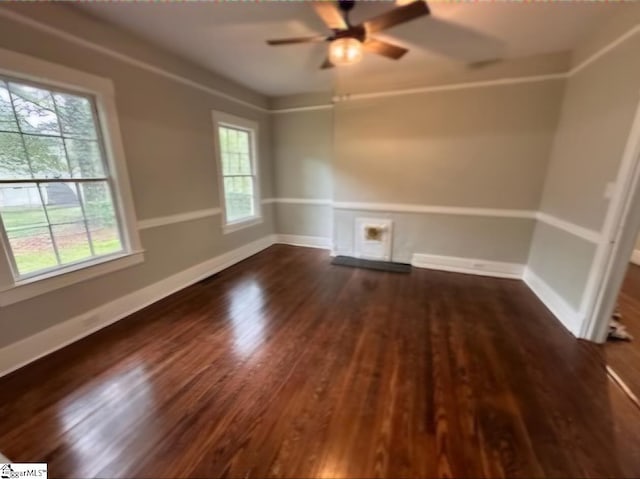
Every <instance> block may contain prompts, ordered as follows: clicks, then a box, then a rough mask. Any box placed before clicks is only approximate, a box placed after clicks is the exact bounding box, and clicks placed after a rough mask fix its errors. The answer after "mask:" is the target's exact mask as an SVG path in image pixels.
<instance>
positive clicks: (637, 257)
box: [631, 249, 640, 266]
mask: <svg viewBox="0 0 640 479" xmlns="http://www.w3.org/2000/svg"><path fill="white" fill-rule="evenodd" d="M631 262H632V263H633V264H637V265H638V266H640V249H634V250H633V253H631Z"/></svg>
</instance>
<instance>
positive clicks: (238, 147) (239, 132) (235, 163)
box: [218, 124, 258, 224]
mask: <svg viewBox="0 0 640 479" xmlns="http://www.w3.org/2000/svg"><path fill="white" fill-rule="evenodd" d="M254 134H255V133H254V130H251V129H247V128H242V127H238V126H234V125H227V124H219V125H218V139H219V143H220V145H219V148H220V165H221V168H220V170H221V175H222V189H223V195H224V209H225V219H226V223H227V224H233V223H239V222H243V221H247V220H250V219H253V218H256V217H257V216H258V212H257V205H256V181H257V178H256V171H255V158H254V150H253V142H254Z"/></svg>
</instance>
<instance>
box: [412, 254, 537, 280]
mask: <svg viewBox="0 0 640 479" xmlns="http://www.w3.org/2000/svg"><path fill="white" fill-rule="evenodd" d="M411 266H414V267H416V268H426V269H435V270H439V271H449V272H453V273H465V274H475V275H479V276H491V277H495V278H509V279H521V278H522V273H523V271H524V265H522V264H519V263H506V262H501V261H489V260H484V259H473V258H460V257H456V256H441V255H435V254H422V253H414V254H413V256H412V257H411Z"/></svg>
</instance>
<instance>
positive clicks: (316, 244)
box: [275, 235, 331, 249]
mask: <svg viewBox="0 0 640 479" xmlns="http://www.w3.org/2000/svg"><path fill="white" fill-rule="evenodd" d="M275 242H276V243H280V244H288V245H292V246H306V247H307V248H320V249H331V238H325V237H323V236H303V235H275Z"/></svg>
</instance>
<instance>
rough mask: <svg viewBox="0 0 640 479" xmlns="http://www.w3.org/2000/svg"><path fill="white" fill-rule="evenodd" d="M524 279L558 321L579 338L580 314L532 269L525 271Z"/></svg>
mask: <svg viewBox="0 0 640 479" xmlns="http://www.w3.org/2000/svg"><path fill="white" fill-rule="evenodd" d="M522 279H523V280H524V282H525V284H526V285H527V286H528V287H529V289H531V291H533V293H534V294H535V295H536V296H537V297H538V299H539V300H540V301H542V302H543V303H544V305H545V306H546V307H547V309H548V310H549V311H551V312H552V313H553V315H554V316H555V317H556V318H557V319H558V321H560V322H561V323H562V325H563V326H564V327H565V328H567V329H568V330H569V332H571V333H572V334H573V335H574V336H576V337H579V335H580V328H581V326H582V318H581V317H580V313H579V312H578V311H577V310H576V309H575V308H573V307H572V306H571V305H570V304H569V303H567V302H566V301H565V299H564V298H563V297H562V296H560V295H559V294H558V293H557V292H556V291H555V290H554V289H553V288H552V287H551V286H549V285H548V284H547V283H546V282H545V281H544V280H542V279H541V278H540V277H539V276H538V275H536V274H535V273H534V272H533V271H532V270H531V269H529V268H526V269H525V271H524V275H523V277H522Z"/></svg>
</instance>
